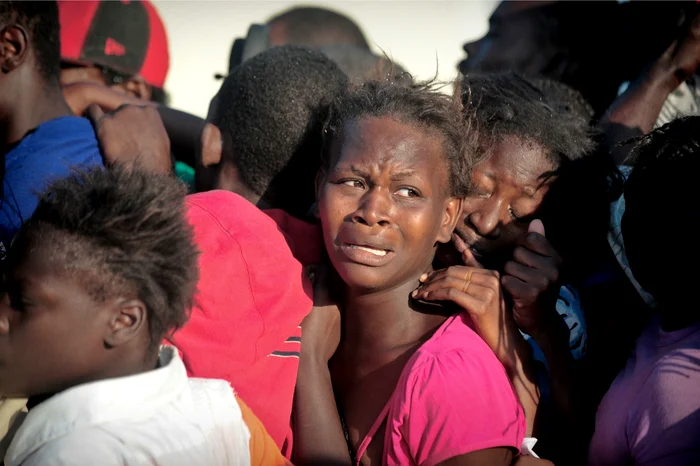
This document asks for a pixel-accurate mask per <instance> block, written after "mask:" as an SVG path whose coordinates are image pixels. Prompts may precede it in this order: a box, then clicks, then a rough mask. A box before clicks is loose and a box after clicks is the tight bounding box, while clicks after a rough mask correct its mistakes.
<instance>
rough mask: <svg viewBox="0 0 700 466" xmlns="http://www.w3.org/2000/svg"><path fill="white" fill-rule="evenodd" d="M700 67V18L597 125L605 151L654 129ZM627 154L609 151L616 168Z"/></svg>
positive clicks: (620, 150) (642, 75) (689, 26)
mask: <svg viewBox="0 0 700 466" xmlns="http://www.w3.org/2000/svg"><path fill="white" fill-rule="evenodd" d="M699 65H700V15H696V16H695V17H694V18H692V19H691V20H690V21H688V22H687V26H686V27H685V28H683V32H682V35H681V36H680V37H679V38H678V39H677V40H676V41H674V42H673V44H671V46H670V47H668V49H666V51H665V52H664V53H663V54H662V55H661V56H660V57H659V58H658V59H657V60H656V61H655V62H654V63H652V64H651V66H649V67H648V68H647V69H646V70H645V71H644V72H642V74H641V76H639V78H637V79H636V80H635V81H634V82H632V83H631V84H630V86H629V87H628V89H627V90H626V91H625V92H624V93H623V94H622V95H621V96H620V97H618V98H617V99H616V100H615V101H614V102H613V103H612V105H611V106H610V108H609V109H608V110H607V111H606V113H605V115H604V116H603V118H602V119H601V121H600V127H601V129H602V130H603V135H604V144H605V145H606V146H607V147H608V148H611V149H612V148H614V146H615V145H616V144H618V143H620V142H622V141H624V140H625V139H629V138H630V137H632V136H641V135H643V134H646V133H648V132H649V131H651V130H652V129H653V127H654V124H655V123H656V120H657V118H658V117H659V113H661V109H662V108H663V105H664V102H665V101H666V99H667V98H668V95H669V94H670V93H671V92H673V91H674V90H675V89H676V88H677V87H678V86H680V85H681V84H682V83H683V82H684V81H685V80H686V79H688V78H689V77H690V76H692V75H693V74H695V71H696V70H697V69H698V66H699ZM628 155H629V151H628V150H624V148H615V149H614V150H613V151H612V156H613V159H614V160H615V163H616V164H617V165H624V164H626V163H630V161H628V160H627V157H628Z"/></svg>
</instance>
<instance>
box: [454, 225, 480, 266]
mask: <svg viewBox="0 0 700 466" xmlns="http://www.w3.org/2000/svg"><path fill="white" fill-rule="evenodd" d="M452 243H453V244H454V246H455V249H456V250H457V252H459V253H460V254H461V255H462V262H464V265H466V266H469V267H477V268H480V269H482V268H484V266H483V265H481V264H480V263H479V261H478V260H476V257H474V253H473V252H472V250H471V249H470V248H469V246H467V243H465V242H464V240H463V239H462V238H460V237H459V235H457V234H455V233H453V234H452Z"/></svg>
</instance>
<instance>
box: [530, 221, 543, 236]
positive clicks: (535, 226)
mask: <svg viewBox="0 0 700 466" xmlns="http://www.w3.org/2000/svg"><path fill="white" fill-rule="evenodd" d="M527 231H528V233H538V234H540V235H542V236H545V234H544V223H542V220H538V219H535V220H533V221H532V222H530V225H528V227H527Z"/></svg>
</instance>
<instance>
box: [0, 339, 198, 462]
mask: <svg viewBox="0 0 700 466" xmlns="http://www.w3.org/2000/svg"><path fill="white" fill-rule="evenodd" d="M158 362H159V364H158V368H157V369H155V370H152V371H148V372H144V373H141V374H136V375H132V376H128V377H119V378H114V379H107V380H100V381H97V382H91V383H87V384H83V385H79V386H77V387H73V388H70V389H68V390H65V391H64V392H61V393H58V394H56V395H54V396H53V397H51V398H49V399H48V400H46V401H44V402H42V403H40V404H39V405H37V406H36V407H34V408H32V409H31V410H30V411H29V413H28V414H27V417H26V419H25V420H24V422H23V423H22V426H21V427H20V428H19V430H18V431H17V434H16V435H15V437H14V439H13V441H12V444H11V445H10V448H9V449H8V451H7V455H6V458H5V461H8V460H11V461H10V462H11V463H12V464H16V463H21V462H22V461H24V459H25V458H27V457H28V456H29V455H31V454H32V453H33V452H35V451H36V450H38V449H39V448H41V447H42V446H43V445H44V444H46V443H48V442H51V441H52V440H54V439H57V438H60V437H62V436H64V435H67V434H69V433H71V432H73V431H75V430H78V429H80V428H83V427H89V426H94V425H97V424H101V423H105V422H112V421H118V420H121V419H134V418H141V419H143V418H147V417H148V416H149V415H150V413H152V412H153V411H156V410H158V409H159V408H160V407H162V406H163V405H165V404H168V403H171V402H172V401H173V400H175V398H176V397H177V396H178V395H179V394H180V393H181V392H182V391H183V390H185V389H186V388H187V372H186V370H185V366H184V364H183V363H182V360H181V359H180V357H179V355H178V353H177V351H175V349H174V348H173V347H171V346H164V347H162V348H161V350H160V354H159V361H158Z"/></svg>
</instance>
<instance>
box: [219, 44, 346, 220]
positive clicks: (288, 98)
mask: <svg viewBox="0 0 700 466" xmlns="http://www.w3.org/2000/svg"><path fill="white" fill-rule="evenodd" d="M346 86H347V77H346V76H345V74H344V73H343V72H342V71H341V70H340V68H338V66H337V65H336V64H335V63H334V62H333V61H332V60H331V59H330V58H328V57H326V56H325V55H323V54H322V53H321V52H317V51H314V50H311V49H308V48H304V47H298V46H289V45H288V46H283V47H274V48H272V49H269V50H266V51H265V52H262V53H260V54H259V55H256V56H255V57H253V58H251V59H250V60H247V61H246V62H245V63H243V64H241V65H239V66H238V67H236V68H234V70H233V71H232V72H231V74H229V75H228V76H227V77H226V79H225V80H224V83H223V85H222V86H221V90H220V91H219V94H218V103H217V105H216V108H215V109H214V111H213V118H212V123H213V124H215V125H216V126H217V127H218V128H219V129H220V130H221V132H222V137H223V158H224V159H227V158H228V159H229V160H231V161H233V162H234V163H235V165H236V168H237V169H238V173H239V175H240V177H241V180H242V181H243V183H245V185H246V186H247V187H248V188H249V189H251V190H252V191H253V192H254V193H256V194H257V195H259V196H262V195H263V194H264V193H265V192H266V191H267V190H268V189H269V188H270V185H271V184H273V181H274V186H273V189H275V190H278V191H283V192H280V193H278V195H277V196H276V197H277V198H280V197H281V198H284V197H286V199H289V202H293V204H294V205H296V206H298V209H292V210H297V211H299V210H301V211H302V212H304V211H306V210H307V209H308V208H309V207H310V206H311V204H313V201H314V196H315V194H314V179H315V177H316V173H317V172H318V167H319V161H320V152H321V144H322V138H321V128H322V125H323V121H324V120H325V117H326V112H327V108H328V105H329V104H330V102H331V101H332V100H333V99H334V98H335V97H336V96H337V95H338V94H340V93H341V92H342V91H343V90H344V89H345V88H346ZM290 194H291V195H290Z"/></svg>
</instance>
